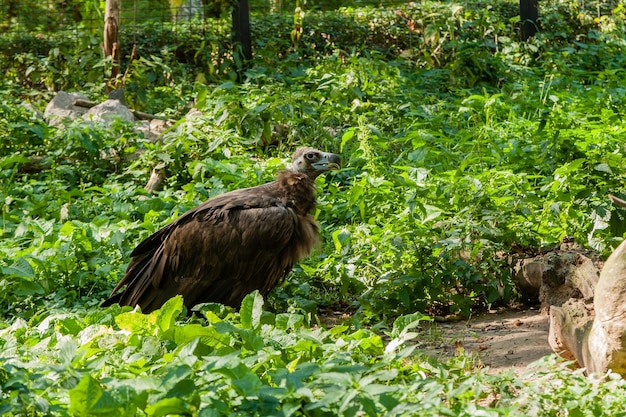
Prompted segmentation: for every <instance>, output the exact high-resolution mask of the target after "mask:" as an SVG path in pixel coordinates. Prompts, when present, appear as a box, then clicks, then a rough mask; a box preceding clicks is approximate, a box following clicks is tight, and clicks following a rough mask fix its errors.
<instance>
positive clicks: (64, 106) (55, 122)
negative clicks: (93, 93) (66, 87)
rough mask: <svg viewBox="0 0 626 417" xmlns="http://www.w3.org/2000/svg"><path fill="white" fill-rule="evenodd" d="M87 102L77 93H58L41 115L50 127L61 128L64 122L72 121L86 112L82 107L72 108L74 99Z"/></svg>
mask: <svg viewBox="0 0 626 417" xmlns="http://www.w3.org/2000/svg"><path fill="white" fill-rule="evenodd" d="M79 98H80V99H83V100H88V99H87V97H85V96H84V95H82V94H79V93H66V92H65V91H59V92H58V93H56V95H55V96H54V97H53V98H52V100H50V102H49V103H48V105H47V106H46V110H45V112H44V114H43V117H44V119H45V120H46V122H47V123H48V124H49V125H50V126H61V125H62V124H63V122H64V121H66V120H74V119H76V118H78V117H80V116H82V115H83V114H85V113H86V112H87V109H86V108H84V107H79V106H74V104H73V103H74V100H76V99H79Z"/></svg>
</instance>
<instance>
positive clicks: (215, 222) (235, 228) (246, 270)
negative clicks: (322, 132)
mask: <svg viewBox="0 0 626 417" xmlns="http://www.w3.org/2000/svg"><path fill="white" fill-rule="evenodd" d="M340 164H341V160H340V159H339V157H338V156H337V155H334V154H331V153H325V152H321V151H319V150H317V149H313V148H300V149H298V150H297V151H296V152H295V153H294V154H293V161H292V169H291V170H286V171H282V172H281V173H280V174H279V175H278V178H277V179H276V181H273V182H270V183H267V184H263V185H259V186H257V187H252V188H245V189H240V190H235V191H231V192H229V193H225V194H222V195H219V196H217V197H214V198H211V199H209V200H207V201H206V202H204V203H203V204H201V205H199V206H198V207H196V208H193V209H191V210H189V211H187V212H186V213H184V214H183V215H181V216H180V217H179V218H178V219H176V220H175V221H173V222H172V223H170V224H169V225H167V226H165V227H164V228H162V229H161V230H159V231H157V232H156V233H154V234H153V235H152V236H150V237H148V238H147V239H146V240H144V241H143V242H141V243H140V244H139V246H137V247H136V248H135V250H134V251H133V252H132V253H131V254H130V256H131V258H132V259H131V262H130V264H129V265H128V269H127V270H126V275H125V276H124V278H123V279H122V280H121V281H120V283H119V284H118V285H117V286H116V287H115V289H114V290H113V292H112V293H111V297H110V298H109V299H108V300H106V301H105V302H104V303H102V305H103V306H107V305H111V304H114V303H119V304H120V305H130V306H135V305H139V306H140V307H141V310H142V311H143V312H144V313H149V312H151V311H153V310H156V309H158V308H160V307H161V306H162V305H163V304H164V303H165V302H166V301H167V300H169V299H170V298H171V297H173V296H175V295H177V294H181V295H182V296H183V299H184V303H185V305H186V306H187V308H188V309H191V307H193V306H194V305H196V304H199V303H205V302H218V303H222V304H226V305H230V306H233V307H236V308H238V307H239V306H240V304H241V301H242V300H243V298H244V297H245V296H246V295H247V294H249V293H250V292H252V291H254V290H259V292H260V293H261V294H262V295H266V294H267V293H268V292H269V291H270V290H271V289H272V288H274V287H275V286H276V285H277V284H278V283H280V282H281V281H282V279H283V278H284V277H285V276H286V275H287V274H288V273H289V271H291V268H292V267H293V265H294V264H295V263H296V262H298V261H299V260H301V259H302V258H304V257H305V256H307V255H308V254H309V253H310V252H311V250H312V249H313V247H314V246H315V244H316V243H317V240H318V229H317V224H316V223H315V220H314V219H313V217H312V216H311V214H310V213H311V211H312V210H313V209H314V208H315V178H316V177H317V176H318V175H319V174H321V173H323V172H326V171H328V170H331V169H339V167H340ZM123 286H126V288H125V289H124V290H122V291H120V292H117V291H118V290H120V289H121V288H122V287H123Z"/></svg>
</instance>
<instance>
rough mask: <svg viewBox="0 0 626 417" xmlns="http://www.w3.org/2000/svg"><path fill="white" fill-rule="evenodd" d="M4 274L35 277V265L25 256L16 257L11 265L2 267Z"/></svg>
mask: <svg viewBox="0 0 626 417" xmlns="http://www.w3.org/2000/svg"><path fill="white" fill-rule="evenodd" d="M2 274H3V275H9V276H15V277H21V278H28V279H32V278H34V277H35V271H34V270H33V267H32V266H31V264H30V262H28V261H27V260H26V258H24V257H21V258H18V259H16V260H15V261H14V262H13V263H12V264H11V265H10V266H5V267H2Z"/></svg>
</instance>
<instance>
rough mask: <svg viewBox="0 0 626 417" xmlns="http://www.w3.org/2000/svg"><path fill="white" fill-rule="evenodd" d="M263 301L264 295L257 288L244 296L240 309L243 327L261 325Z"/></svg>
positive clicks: (248, 327) (257, 326)
mask: <svg viewBox="0 0 626 417" xmlns="http://www.w3.org/2000/svg"><path fill="white" fill-rule="evenodd" d="M263 303H264V301H263V296H261V294H259V292H258V291H256V290H255V291H253V292H251V293H250V294H248V295H246V296H245V297H244V299H243V301H242V302H241V308H240V309H239V315H240V317H241V327H243V328H244V329H258V328H259V327H260V325H261V315H262V314H263Z"/></svg>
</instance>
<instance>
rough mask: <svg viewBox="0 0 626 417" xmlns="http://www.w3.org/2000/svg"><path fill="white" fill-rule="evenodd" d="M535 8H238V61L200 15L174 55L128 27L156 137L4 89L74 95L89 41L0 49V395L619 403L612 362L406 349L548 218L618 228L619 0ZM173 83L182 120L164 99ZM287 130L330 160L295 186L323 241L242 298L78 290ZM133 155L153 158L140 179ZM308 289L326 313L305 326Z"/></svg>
mask: <svg viewBox="0 0 626 417" xmlns="http://www.w3.org/2000/svg"><path fill="white" fill-rule="evenodd" d="M541 6H542V10H541V12H540V13H541V16H542V21H541V29H542V30H541V32H540V33H539V34H538V35H537V36H536V37H535V38H534V39H532V40H531V41H530V42H528V43H520V42H519V41H518V38H517V32H516V27H517V26H516V25H517V23H518V22H517V18H516V10H515V7H512V6H511V5H509V4H508V3H504V2H502V3H500V2H496V3H489V4H483V3H481V4H477V5H464V4H456V3H447V2H446V3H439V2H428V1H424V2H420V3H411V4H403V5H390V6H388V7H384V8H375V7H352V8H337V9H334V10H332V11H326V12H323V11H320V12H317V11H316V12H314V11H307V14H306V18H305V21H304V24H305V25H304V30H303V36H302V38H301V39H300V41H299V42H298V43H297V44H294V43H293V42H292V40H291V38H290V36H289V33H290V31H291V30H292V28H293V16H281V15H275V16H267V17H263V16H255V19H253V20H254V26H253V29H254V33H255V36H254V39H255V59H254V61H253V62H252V63H250V64H249V65H248V66H247V67H245V68H244V67H243V66H242V65H241V64H240V63H238V61H237V60H236V58H233V57H232V56H229V55H228V53H226V52H225V51H227V50H228V48H227V47H226V46H227V45H225V44H224V43H225V42H227V41H226V40H224V39H227V37H226V36H225V35H224V36H222V35H219V33H220V32H219V31H218V32H216V33H217V34H214V37H212V38H210V39H205V40H204V43H203V44H202V46H201V47H198V49H194V46H193V45H194V44H193V43H192V42H187V43H182V41H181V39H182V38H176V37H175V34H173V32H172V33H168V37H166V36H154V37H150V38H149V42H148V41H146V45H150V46H151V47H153V48H154V47H155V45H158V44H156V43H155V42H156V41H155V39H162V40H164V42H166V43H167V44H166V45H163V48H162V49H161V50H160V51H157V50H156V48H155V50H150V51H149V53H143V54H141V56H140V58H138V59H137V60H136V61H135V62H133V63H131V64H129V65H131V66H132V67H131V69H130V70H129V76H128V79H127V80H126V82H127V87H126V88H127V92H128V96H129V101H130V102H131V105H132V106H133V107H135V108H138V109H143V110H146V111H151V112H154V113H157V112H158V113H160V114H161V115H163V116H165V117H171V118H175V119H176V120H178V122H177V123H175V124H174V125H173V126H172V127H171V128H169V129H168V130H167V131H166V132H165V133H164V135H163V138H162V141H159V142H156V143H151V142H148V141H145V140H144V138H143V137H142V136H141V135H140V134H138V133H137V132H136V131H135V130H133V129H132V127H131V126H129V125H126V124H124V123H121V122H119V123H113V124H111V125H110V126H103V125H97V124H93V125H86V124H84V123H80V122H77V121H70V122H67V123H66V124H65V125H64V126H62V127H51V126H48V125H47V124H46V123H45V122H43V121H42V120H41V119H39V118H37V116H36V115H34V113H33V112H32V110H30V109H29V108H28V107H25V106H23V105H22V101H24V100H28V101H29V102H30V103H31V104H32V105H34V106H36V107H39V108H42V107H43V106H44V105H45V102H46V101H47V100H48V99H49V98H50V97H51V91H48V90H52V91H55V90H58V89H60V88H63V89H69V90H80V91H85V92H87V93H89V94H92V95H94V96H93V99H98V98H99V97H98V95H99V94H101V87H102V85H101V83H100V81H98V79H99V76H100V73H99V71H94V70H93V68H101V66H100V67H98V66H94V65H93V64H97V63H98V62H99V61H98V60H99V58H98V56H97V54H95V53H94V55H93V56H90V54H89V52H88V51H90V50H94V51H95V50H97V42H95V41H92V39H91V38H90V37H87V38H85V40H84V45H83V46H87V47H86V48H84V49H83V50H84V51H86V52H84V53H83V55H82V58H80V59H79V58H75V57H76V56H77V55H76V54H75V51H73V49H72V48H73V47H72V46H67V45H64V44H63V41H64V40H63V39H61V38H58V39H56V38H54V37H51V38H48V39H45V40H44V41H45V42H50V44H51V48H50V49H49V51H46V52H45V53H44V55H45V58H44V59H40V56H39V55H38V53H37V52H36V50H33V51H31V52H28V53H18V54H19V59H16V60H2V63H1V64H0V68H1V69H2V71H3V73H4V74H5V76H4V77H3V78H2V79H1V80H0V82H1V83H2V85H3V88H2V93H0V176H1V181H0V190H1V195H2V199H1V200H0V201H1V202H2V229H1V230H0V233H1V234H0V236H1V239H0V272H1V273H0V288H1V289H2V291H1V292H0V311H1V312H2V315H1V316H0V346H1V347H2V349H1V353H0V365H1V366H0V392H1V393H0V410H1V411H2V413H4V414H8V415H52V416H66V415H67V416H69V415H110V414H115V415H128V416H133V415H156V416H162V415H201V416H212V415H322V414H337V415H428V416H430V415H459V416H461V415H489V416H491V415H493V416H498V415H503V416H504V415H516V416H517V415H533V416H534V415H555V416H556V415H570V414H571V415H601V414H604V415H617V413H619V412H621V410H622V409H623V404H624V401H626V399H625V396H624V394H623V386H624V382H623V380H622V379H621V378H619V377H616V376H614V375H609V376H606V377H598V378H591V379H590V378H587V377H586V376H584V375H583V374H582V373H580V372H572V371H571V370H569V369H568V368H567V366H566V364H561V363H556V362H555V361H554V359H553V358H547V359H546V360H545V361H544V362H543V363H541V364H540V365H538V367H537V368H536V370H535V371H534V373H533V375H532V377H524V378H522V377H520V376H518V375H513V374H512V373H505V374H500V375H489V374H487V373H485V372H484V371H483V370H481V369H479V367H478V366H477V363H476V361H475V360H472V358H471V357H469V356H467V355H463V354H462V353H461V352H460V354H459V356H458V357H455V358H453V359H452V360H450V361H445V362H440V361H437V360H434V359H432V358H429V357H427V356H426V355H425V354H424V353H422V352H421V351H420V347H421V346H422V345H421V343H423V338H424V328H425V327H426V326H427V324H428V323H429V322H430V320H431V319H432V318H433V317H438V316H445V315H449V314H455V315H460V316H469V315H470V314H473V313H477V312H479V311H481V310H482V309H484V308H486V307H489V306H495V305H506V304H507V303H509V302H510V301H512V300H515V296H516V294H515V288H514V286H513V284H512V282H511V279H510V274H509V269H508V265H507V255H509V254H511V253H512V252H514V251H515V250H524V248H539V247H543V246H549V245H554V244H556V243H558V242H559V241H560V240H561V239H562V238H564V237H565V236H571V237H573V238H574V239H575V240H576V241H577V242H578V243H579V244H581V245H583V246H585V247H588V248H590V249H593V250H596V251H598V252H599V253H600V254H601V255H602V256H606V255H608V253H610V251H611V249H612V248H614V247H615V246H616V245H617V244H618V243H619V242H621V240H622V233H623V230H622V229H621V226H620V220H621V217H620V212H619V211H618V210H617V209H615V208H612V207H611V205H610V203H609V201H608V199H607V194H608V193H613V194H616V195H618V196H620V195H622V196H624V195H623V193H622V190H623V184H624V164H625V162H624V160H623V157H622V154H623V147H624V145H623V142H624V141H623V138H624V132H625V129H626V126H625V124H624V121H623V113H624V110H623V107H624V106H623V104H624V100H625V99H626V85H625V84H624V82H623V79H624V69H623V68H624V65H623V64H624V62H623V60H624V56H625V55H624V54H623V50H624V46H625V45H624V39H625V32H626V31H625V28H624V13H625V9H624V4H622V2H613V3H611V4H610V6H611V7H609V3H605V2H591V3H586V4H584V5H582V4H578V3H570V2H551V3H550V4H542V5H541ZM224 27H226V26H224ZM154 30H155V31H157V30H159V29H154ZM147 32H148V33H152V32H149V31H147ZM177 33H182V37H183V38H184V36H185V31H184V29H180V31H179V32H177ZM169 36H172V38H170V37H169ZM2 42H13V43H11V45H17V44H16V43H14V41H13V40H11V39H8V38H7V39H3V40H2ZM29 42H35V39H31V40H30V41H29ZM177 42H181V43H180V44H177ZM181 45H184V47H182V46H181ZM46 48H47V47H46ZM44 49H45V48H44ZM16 53H17V52H16ZM72 57H74V58H72ZM183 58H184V59H183ZM242 70H245V76H244V82H242V83H238V82H236V72H237V71H242ZM69 74H73V75H75V77H70V76H69ZM192 102H193V106H194V107H195V108H196V109H197V110H199V111H200V112H201V115H196V116H194V117H192V116H188V117H186V116H185V114H186V113H187V111H188V110H189V107H190V106H191V104H190V103H192ZM300 145H313V146H316V147H318V148H321V149H327V150H330V151H334V152H339V153H341V154H342V157H343V159H344V168H343V169H342V170H341V171H340V172H338V173H336V174H334V175H328V176H326V177H325V178H320V179H319V180H318V187H319V188H320V190H321V191H322V192H320V193H319V204H318V210H317V212H316V217H317V219H318V221H319V223H320V225H321V229H322V234H323V241H324V243H323V245H322V246H321V247H320V248H319V249H318V250H317V251H316V252H315V253H314V254H313V256H311V257H310V258H309V259H307V260H306V261H304V262H302V263H300V264H299V265H298V266H297V267H296V268H295V270H294V272H293V273H292V274H291V275H290V277H289V279H288V280H287V282H285V284H284V285H283V286H282V287H280V288H278V289H277V290H275V291H274V292H273V293H272V294H271V295H270V296H269V297H268V298H267V300H262V299H261V298H260V297H259V296H258V294H251V295H250V296H249V297H248V298H247V299H246V300H245V302H244V306H243V307H242V309H241V311H240V312H235V311H232V310H230V309H228V308H224V307H222V306H219V305H206V306H204V307H202V308H201V312H202V315H199V316H191V317H188V316H187V315H186V314H184V312H183V311H182V310H183V308H182V303H181V300H180V299H173V300H172V301H171V302H170V303H168V304H167V305H166V306H165V307H164V308H163V309H162V310H160V311H157V312H154V313H152V314H150V315H142V314H140V313H139V312H135V311H132V310H131V309H129V308H125V309H121V308H119V307H110V308H107V309H102V308H100V307H99V304H100V302H101V301H102V300H103V299H104V298H105V297H106V295H107V294H108V292H109V291H110V290H111V288H112V287H113V286H114V285H115V283H116V282H117V281H118V280H119V279H120V278H121V276H122V275H123V273H124V268H125V264H126V263H127V262H128V255H129V253H130V251H131V250H132V249H133V248H134V247H135V245H136V244H137V243H139V242H140V241H141V240H142V239H143V238H145V237H147V236H148V235H149V234H151V233H152V232H154V231H156V230H157V229H158V228H160V227H162V226H163V225H165V224H167V223H168V222H169V221H171V220H172V219H174V218H176V217H177V216H178V215H180V214H181V213H183V212H184V211H185V210H187V209H189V208H191V207H193V206H195V205H196V204H198V203H199V202H201V201H203V200H205V199H206V198H209V197H211V196H213V195H216V194H220V193H223V192H225V191H227V190H231V189H235V188H241V187H245V186H253V185H257V184H260V183H263V182H266V181H269V180H271V179H272V178H273V176H274V174H275V173H276V172H277V171H278V170H280V169H281V168H283V167H284V164H285V163H286V161H287V158H288V155H289V154H290V153H291V151H293V149H294V148H295V147H297V146H300ZM33 161H37V163H36V164H34V163H33ZM154 167H160V168H162V169H165V170H166V172H167V174H168V176H167V180H166V184H165V187H164V189H163V190H162V191H159V192H158V193H156V194H154V195H150V194H148V193H147V192H146V191H145V190H144V189H143V185H144V184H145V183H146V182H147V180H148V176H149V174H150V171H151V170H152V168H154ZM324 308H332V309H339V310H342V311H346V312H347V313H348V314H347V316H348V318H347V319H346V321H345V322H344V323H339V324H336V325H333V326H330V325H328V324H327V323H325V322H324V320H323V316H322V315H320V314H319V312H320V311H321V310H322V309H324Z"/></svg>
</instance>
